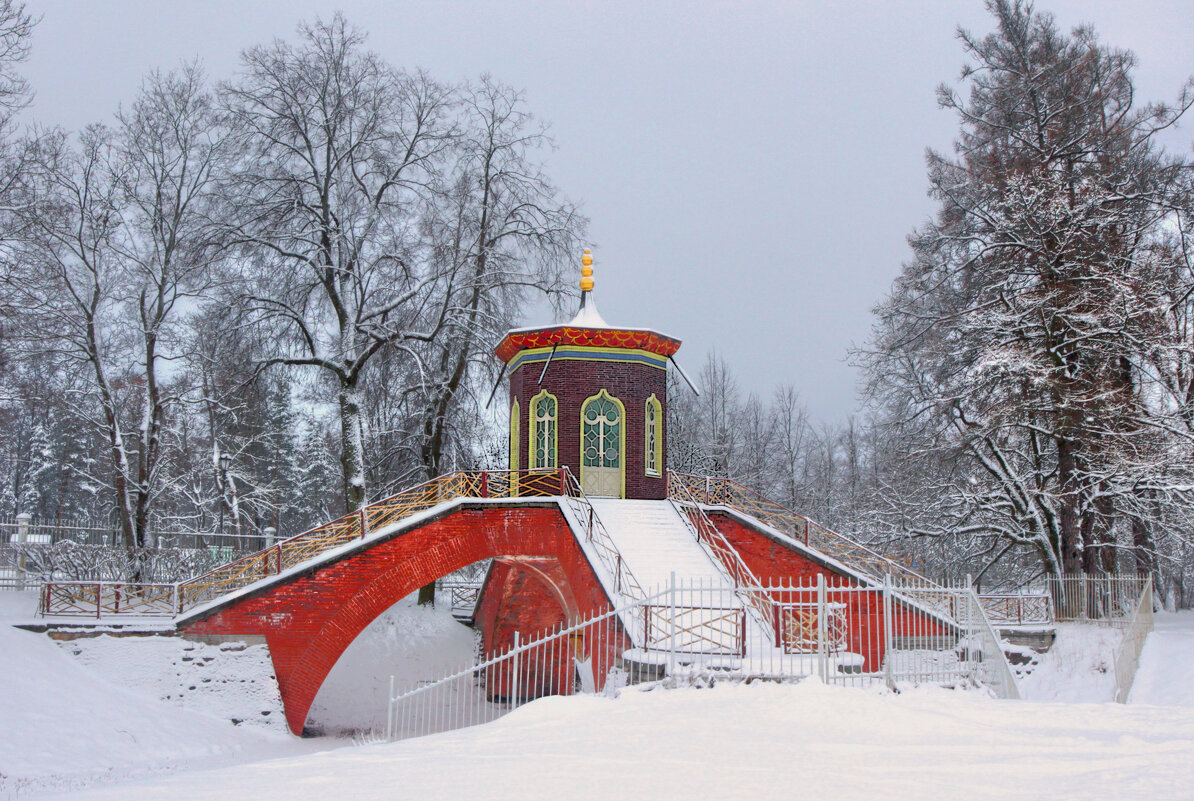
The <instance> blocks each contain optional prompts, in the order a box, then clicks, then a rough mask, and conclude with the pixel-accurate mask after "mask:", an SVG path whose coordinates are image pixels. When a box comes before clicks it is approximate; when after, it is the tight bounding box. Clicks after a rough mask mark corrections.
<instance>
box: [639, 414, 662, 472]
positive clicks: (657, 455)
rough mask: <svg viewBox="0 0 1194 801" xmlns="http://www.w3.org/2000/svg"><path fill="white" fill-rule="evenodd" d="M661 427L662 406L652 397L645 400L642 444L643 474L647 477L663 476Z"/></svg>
mask: <svg viewBox="0 0 1194 801" xmlns="http://www.w3.org/2000/svg"><path fill="white" fill-rule="evenodd" d="M662 426H663V404H661V403H660V402H659V399H658V398H656V397H655V396H654V395H652V396H651V397H649V398H647V408H646V410H645V411H644V413H643V430H644V431H645V432H646V442H644V443H643V472H645V473H646V474H647V475H649V476H661V475H663V437H662V436H661V435H660V432H661V430H662Z"/></svg>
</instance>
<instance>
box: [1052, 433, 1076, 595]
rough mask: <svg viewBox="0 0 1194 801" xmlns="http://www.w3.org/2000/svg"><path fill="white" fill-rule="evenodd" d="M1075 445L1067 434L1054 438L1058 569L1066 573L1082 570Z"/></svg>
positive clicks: (1071, 573) (1068, 574)
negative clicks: (1058, 546)
mask: <svg viewBox="0 0 1194 801" xmlns="http://www.w3.org/2000/svg"><path fill="white" fill-rule="evenodd" d="M1076 451H1077V445H1076V444H1075V443H1074V442H1073V441H1072V440H1070V439H1069V438H1068V437H1059V438H1058V440H1057V479H1058V483H1059V485H1060V492H1059V493H1058V506H1059V507H1060V508H1059V510H1058V518H1059V519H1060V521H1061V543H1060V545H1061V569H1062V573H1063V574H1064V575H1067V576H1079V575H1081V574H1082V530H1081V526H1080V522H1079V520H1078V488H1077V483H1078V482H1077V472H1078V465H1077V462H1078V459H1077V454H1076V453H1075V452H1076Z"/></svg>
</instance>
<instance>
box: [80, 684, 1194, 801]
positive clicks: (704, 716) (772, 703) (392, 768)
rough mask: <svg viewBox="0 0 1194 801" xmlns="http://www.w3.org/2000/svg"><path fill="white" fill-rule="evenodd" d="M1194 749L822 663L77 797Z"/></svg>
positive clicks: (1130, 781)
mask: <svg viewBox="0 0 1194 801" xmlns="http://www.w3.org/2000/svg"><path fill="white" fill-rule="evenodd" d="M1191 753H1194V719H1191V717H1190V715H1189V714H1188V710H1183V709H1177V708H1164V707H1136V706H1121V705H1116V704H1058V703H1031V702H1015V701H996V700H993V699H990V698H988V697H985V696H982V695H980V694H977V693H962V692H951V691H946V690H920V691H913V692H909V693H905V694H902V695H898V696H894V695H890V694H886V693H879V692H874V691H865V690H857V689H847V688H839V687H826V686H823V685H821V684H819V683H817V682H816V681H815V680H809V681H806V682H804V683H802V684H799V685H795V686H792V685H784V686H780V685H766V684H755V685H751V686H725V685H723V686H720V687H717V688H714V689H711V690H710V689H706V690H692V689H688V690H674V691H662V690H657V691H654V692H640V691H634V690H629V691H625V692H623V694H622V696H621V697H620V698H618V699H616V700H611V699H607V698H601V697H594V696H574V697H571V698H546V699H541V700H539V701H535V702H533V703H531V704H528V705H527V706H525V707H522V708H521V709H519V710H517V711H516V712H514V713H512V714H510V715H508V716H506V717H505V718H502V719H501V720H498V721H496V722H494V723H491V724H488V725H485V726H480V727H475V728H472V729H465V730H459V731H456V732H451V733H447V734H442V735H435V736H432V737H426V738H422V739H416V740H408V741H406V742H402V743H397V744H392V745H371V746H364V747H360V748H355V749H343V750H339V751H334V752H327V753H322V754H315V755H311V756H306V757H301V758H289V759H282V760H274V761H269V762H259V763H256V764H249V765H241V766H237V767H231V768H226V769H221V770H208V771H200V772H193V773H188V774H185V775H177V776H168V777H163V778H152V779H144V780H139V781H136V782H133V783H131V784H129V785H126V786H124V787H109V788H101V789H97V790H95V791H93V792H82V793H77V794H74V795H72V798H77V799H92V800H93V801H98V800H99V799H109V800H110V801H126V800H127V799H128V798H130V797H131V798H162V799H167V798H171V799H173V798H185V799H194V800H195V801H205V800H207V799H210V801H217V799H218V801H226V800H227V799H232V798H235V799H274V798H276V799H287V801H305V800H307V799H310V800H311V801H316V799H319V800H320V801H323V800H324V799H327V798H336V799H340V801H348V800H349V799H377V798H451V799H522V800H525V801H530V800H532V799H557V798H568V799H575V800H576V801H584V800H585V799H609V798H652V799H698V798H699V799H764V798H786V799H827V798H828V799H837V801H851V800H853V799H859V800H860V801H861V800H862V799H866V801H870V800H871V799H874V798H898V799H904V800H905V801H908V800H911V799H932V801H939V799H942V798H967V799H1000V800H1001V801H1004V800H1005V799H1007V798H1017V799H1050V800H1051V801H1058V800H1059V799H1089V798H1096V797H1097V798H1114V799H1132V798H1139V799H1146V798H1147V799H1157V798H1180V797H1183V793H1186V792H1187V791H1188V790H1189V787H1190V786H1191V782H1194V765H1192V764H1191V760H1190V754H1191ZM1186 797H1188V796H1186Z"/></svg>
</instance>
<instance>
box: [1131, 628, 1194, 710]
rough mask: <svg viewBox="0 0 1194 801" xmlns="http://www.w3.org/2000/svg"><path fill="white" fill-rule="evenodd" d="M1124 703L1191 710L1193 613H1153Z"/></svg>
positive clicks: (1193, 693)
mask: <svg viewBox="0 0 1194 801" xmlns="http://www.w3.org/2000/svg"><path fill="white" fill-rule="evenodd" d="M1128 703H1129V704H1163V705H1167V706H1184V707H1194V611H1185V612H1178V613H1177V614H1166V613H1158V614H1157V616H1156V621H1155V625H1154V628H1153V631H1152V633H1151V634H1149V635H1148V639H1147V640H1145V641H1144V651H1143V652H1141V654H1140V668H1139V670H1137V671H1136V680H1135V681H1134V682H1133V683H1132V691H1131V694H1130V695H1129V696H1128Z"/></svg>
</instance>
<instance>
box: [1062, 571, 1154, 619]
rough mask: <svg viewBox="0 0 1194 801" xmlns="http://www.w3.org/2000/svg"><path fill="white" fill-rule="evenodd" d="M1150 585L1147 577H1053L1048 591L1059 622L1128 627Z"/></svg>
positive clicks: (1149, 579) (1150, 580)
mask: <svg viewBox="0 0 1194 801" xmlns="http://www.w3.org/2000/svg"><path fill="white" fill-rule="evenodd" d="M1151 582H1152V579H1151V578H1150V577H1149V576H1147V575H1129V576H1053V577H1051V578H1050V579H1049V580H1048V583H1047V592H1048V594H1049V596H1050V598H1051V599H1052V605H1053V610H1054V614H1055V616H1056V618H1057V620H1063V621H1080V622H1089V623H1101V624H1103V625H1109V626H1127V625H1128V624H1129V623H1130V622H1131V620H1132V616H1133V615H1134V613H1135V610H1136V606H1137V604H1138V603H1139V601H1140V597H1141V596H1142V595H1143V594H1144V591H1145V588H1146V586H1151Z"/></svg>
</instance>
